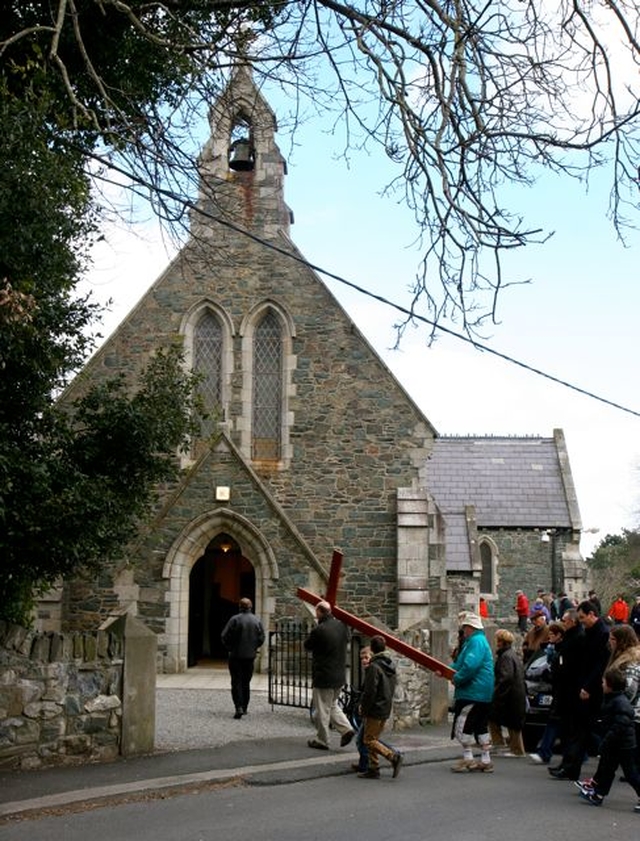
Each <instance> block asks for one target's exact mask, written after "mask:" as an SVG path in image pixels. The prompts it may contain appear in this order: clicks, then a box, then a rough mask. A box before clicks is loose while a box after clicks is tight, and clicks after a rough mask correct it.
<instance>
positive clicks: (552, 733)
mask: <svg viewBox="0 0 640 841" xmlns="http://www.w3.org/2000/svg"><path fill="white" fill-rule="evenodd" d="M559 733H560V722H559V721H558V719H554V718H550V719H549V720H548V721H547V726H546V727H545V728H544V732H543V734H542V738H541V739H540V742H539V743H538V754H539V756H540V757H541V758H542V760H543V761H544V762H550V761H551V757H552V756H553V746H554V745H555V743H556V739H557V738H558V734H559Z"/></svg>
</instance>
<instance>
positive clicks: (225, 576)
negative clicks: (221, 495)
mask: <svg viewBox="0 0 640 841" xmlns="http://www.w3.org/2000/svg"><path fill="white" fill-rule="evenodd" d="M245 597H246V598H248V599H251V601H252V602H254V603H255V599H256V576H255V571H254V569H253V566H252V564H251V563H250V562H249V561H248V560H247V558H245V557H244V555H243V553H242V548H241V547H240V545H239V544H238V543H237V542H236V541H235V540H234V539H233V538H232V537H231V535H228V534H226V533H225V532H221V533H220V534H218V535H217V536H216V537H215V538H214V539H213V540H212V541H211V542H210V543H209V545H208V546H207V548H206V550H205V553H204V555H202V556H201V557H200V558H198V560H197V561H196V562H195V564H194V565H193V567H192V568H191V572H190V573H189V643H188V658H187V665H188V666H189V667H191V666H196V665H198V663H201V662H202V661H205V660H225V659H226V658H227V652H226V650H225V648H224V646H223V645H222V641H221V639H220V634H221V633H222V629H223V628H224V626H225V625H226V623H227V622H228V620H229V619H230V618H231V617H232V616H233V615H234V614H235V613H237V611H238V602H239V601H240V599H241V598H245Z"/></svg>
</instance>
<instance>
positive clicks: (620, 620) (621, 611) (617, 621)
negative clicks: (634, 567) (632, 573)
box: [607, 593, 629, 625]
mask: <svg viewBox="0 0 640 841" xmlns="http://www.w3.org/2000/svg"><path fill="white" fill-rule="evenodd" d="M607 619H610V620H611V621H612V622H613V624H614V625H624V624H625V622H627V620H628V619H629V605H628V604H627V603H626V601H625V600H624V596H623V595H622V593H618V596H617V598H616V599H615V600H614V601H613V602H611V607H610V608H609V610H608V611H607Z"/></svg>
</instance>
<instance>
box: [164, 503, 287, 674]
mask: <svg viewBox="0 0 640 841" xmlns="http://www.w3.org/2000/svg"><path fill="white" fill-rule="evenodd" d="M227 546H228V548H227ZM235 547H237V550H236V549H235ZM225 548H227V552H225ZM232 549H233V550H234V551H237V553H238V554H237V556H235V559H234V569H233V570H232V571H231V572H229V571H228V572H227V573H226V575H227V576H228V578H225V579H224V580H225V582H226V584H228V583H229V582H231V583H232V586H233V587H235V588H236V589H235V590H233V592H232V595H233V596H236V597H235V598H231V597H230V598H227V595H229V594H230V593H231V591H230V590H226V589H225V590H223V589H222V588H220V589H219V592H220V593H222V592H225V593H227V595H225V596H224V598H225V599H226V600H227V601H229V602H232V603H233V612H235V611H236V610H237V603H238V600H239V599H240V597H241V596H244V595H247V596H248V598H252V597H251V595H249V594H248V593H245V592H240V589H241V588H242V587H253V598H252V601H253V604H254V610H255V612H256V614H257V615H258V616H259V617H260V619H261V620H262V623H263V625H264V627H265V628H268V627H269V626H270V624H271V623H270V617H271V615H272V613H273V611H274V598H275V595H274V594H275V582H277V580H278V565H277V563H276V559H275V555H274V554H273V551H272V549H271V547H270V546H269V544H268V543H267V542H266V540H265V539H264V537H263V536H262V534H261V533H260V532H259V531H258V529H257V528H256V527H255V526H254V525H253V524H252V523H251V522H250V521H249V520H247V519H246V518H245V517H243V516H241V515H240V514H237V513H235V512H234V511H231V510H230V509H227V508H218V509H216V510H215V511H211V512H208V513H206V514H203V515H201V516H200V517H198V518H197V519H196V520H194V521H193V522H191V523H190V524H189V525H188V526H186V527H185V529H183V531H182V532H181V534H180V535H179V536H178V537H177V538H176V540H175V541H174V543H173V546H172V547H171V549H170V550H169V552H168V554H167V558H166V561H165V564H164V568H163V578H165V579H167V580H168V582H169V583H168V589H167V595H166V599H167V602H168V605H169V615H168V616H167V622H166V634H165V656H164V663H163V671H165V672H166V673H174V672H184V671H186V669H187V667H188V666H189V665H192V664H193V661H194V659H195V661H196V662H197V659H198V656H197V655H198V654H199V651H200V652H201V653H202V654H201V656H204V651H205V650H206V647H205V643H204V641H205V640H206V639H208V646H209V648H208V650H209V652H211V651H215V650H216V649H215V646H213V643H214V642H216V639H217V640H219V638H220V632H219V630H218V625H219V623H220V622H221V621H222V617H221V616H218V615H216V612H215V609H216V604H217V606H218V608H220V606H221V602H220V601H218V602H217V603H216V596H215V593H214V592H213V590H211V591H210V592H209V595H208V596H207V594H206V592H203V590H205V591H206V587H204V588H202V589H201V590H200V595H199V596H198V597H194V592H193V591H195V590H196V588H197V587H198V582H200V583H201V582H202V581H203V580H207V579H208V581H209V583H210V584H212V585H213V584H215V583H216V575H218V577H220V576H222V566H221V564H222V563H224V561H223V560H222V557H221V556H222V555H225V554H228V553H229V552H230V551H232ZM216 570H217V572H216ZM192 571H193V572H194V578H193V584H192V579H191V574H192ZM222 577H223V578H224V576H222ZM234 582H235V583H234ZM218 583H221V584H222V581H219V582H218ZM226 584H225V586H226ZM207 599H208V603H207ZM192 602H193V604H192ZM212 603H213V606H214V607H213V612H212ZM193 610H199V611H201V614H202V615H201V617H200V619H198V620H196V618H195V616H194V617H192V611H193ZM198 625H199V627H200V632H199V633H200V636H199V640H198V644H197V646H195V648H193V649H192V650H191V651H190V645H189V638H190V635H191V634H192V633H195V634H198V630H197V628H198ZM221 629H222V628H220V630H221ZM195 639H196V637H195V636H193V637H192V645H194V640H195ZM218 650H219V649H218ZM261 656H264V657H265V658H266V657H267V652H266V651H262V652H261ZM256 666H257V669H261V668H262V663H261V662H258V663H257V664H256Z"/></svg>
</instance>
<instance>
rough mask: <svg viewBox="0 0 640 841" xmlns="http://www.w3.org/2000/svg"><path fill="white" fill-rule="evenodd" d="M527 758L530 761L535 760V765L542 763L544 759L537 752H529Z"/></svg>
mask: <svg viewBox="0 0 640 841" xmlns="http://www.w3.org/2000/svg"><path fill="white" fill-rule="evenodd" d="M529 759H530V760H531V761H532V762H535V763H536V765H544V759H543V758H542V757H541V756H540V754H539V753H530V754H529Z"/></svg>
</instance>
